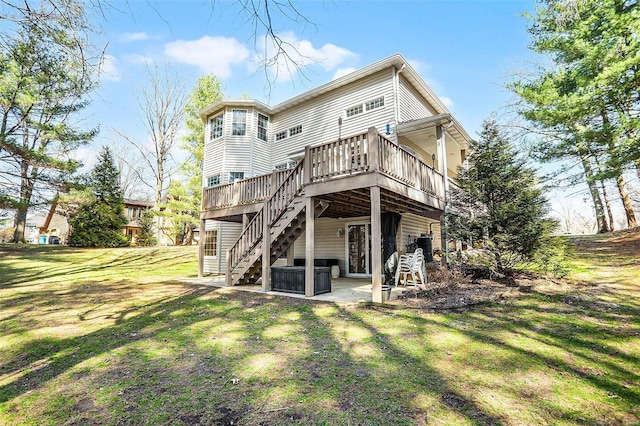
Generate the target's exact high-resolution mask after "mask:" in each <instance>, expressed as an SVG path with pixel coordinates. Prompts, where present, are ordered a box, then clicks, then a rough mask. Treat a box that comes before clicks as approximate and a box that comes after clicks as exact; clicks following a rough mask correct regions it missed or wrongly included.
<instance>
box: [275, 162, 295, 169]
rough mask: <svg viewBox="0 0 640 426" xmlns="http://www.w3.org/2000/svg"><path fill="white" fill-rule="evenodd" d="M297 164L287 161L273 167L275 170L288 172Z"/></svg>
mask: <svg viewBox="0 0 640 426" xmlns="http://www.w3.org/2000/svg"><path fill="white" fill-rule="evenodd" d="M297 164H298V163H296V162H295V161H287V162H286V163H280V164H276V166H275V167H274V168H275V169H276V170H288V169H293V168H294V167H295V166H296V165H297Z"/></svg>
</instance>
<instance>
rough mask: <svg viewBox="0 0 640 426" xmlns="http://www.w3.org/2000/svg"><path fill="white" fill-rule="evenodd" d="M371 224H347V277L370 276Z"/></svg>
mask: <svg viewBox="0 0 640 426" xmlns="http://www.w3.org/2000/svg"><path fill="white" fill-rule="evenodd" d="M370 241H371V224H369V223H349V224H347V238H346V244H347V247H346V252H347V253H346V254H347V262H346V264H347V271H346V274H347V276H351V277H358V276H362V277H364V276H370V275H371V245H370Z"/></svg>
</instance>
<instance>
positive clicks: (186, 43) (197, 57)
mask: <svg viewBox="0 0 640 426" xmlns="http://www.w3.org/2000/svg"><path fill="white" fill-rule="evenodd" d="M164 53H165V55H167V56H168V57H170V58H171V59H173V60H174V61H176V62H179V63H185V64H189V65H194V66H197V67H199V68H200V69H201V70H202V71H203V72H205V73H207V74H208V73H213V74H215V75H216V76H217V77H219V78H227V77H229V76H230V75H231V65H234V64H240V63H242V62H244V61H245V60H246V59H247V58H248V57H249V50H247V48H246V47H245V46H244V45H242V44H241V43H240V42H238V41H237V40H236V39H234V38H228V37H209V36H204V37H202V38H200V39H198V40H178V41H174V42H172V43H167V44H166V45H165V46H164Z"/></svg>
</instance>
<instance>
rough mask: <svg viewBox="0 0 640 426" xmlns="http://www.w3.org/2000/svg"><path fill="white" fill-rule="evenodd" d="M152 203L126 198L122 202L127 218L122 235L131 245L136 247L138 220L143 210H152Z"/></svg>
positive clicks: (138, 230) (138, 229)
mask: <svg viewBox="0 0 640 426" xmlns="http://www.w3.org/2000/svg"><path fill="white" fill-rule="evenodd" d="M153 205H154V203H153V201H142V200H132V199H128V198H126V199H125V200H124V215H125V217H126V218H127V224H126V225H125V226H124V234H125V235H126V236H128V237H129V240H131V245H132V246H135V245H137V240H138V234H139V233H140V225H139V224H138V219H140V217H141V216H142V213H143V212H144V211H145V210H148V209H152V208H153Z"/></svg>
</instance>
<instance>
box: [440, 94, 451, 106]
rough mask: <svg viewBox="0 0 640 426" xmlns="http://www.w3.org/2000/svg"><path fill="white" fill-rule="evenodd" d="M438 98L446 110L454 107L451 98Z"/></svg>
mask: <svg viewBox="0 0 640 426" xmlns="http://www.w3.org/2000/svg"><path fill="white" fill-rule="evenodd" d="M438 98H440V100H441V101H442V103H443V104H444V106H446V107H447V108H451V107H452V106H453V105H454V103H453V101H452V100H451V98H448V97H446V96H438Z"/></svg>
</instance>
